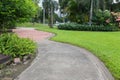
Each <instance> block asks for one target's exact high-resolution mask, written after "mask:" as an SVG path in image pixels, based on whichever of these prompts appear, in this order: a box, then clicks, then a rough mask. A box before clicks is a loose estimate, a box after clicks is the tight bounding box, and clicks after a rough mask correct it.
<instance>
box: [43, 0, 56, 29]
mask: <svg viewBox="0 0 120 80" xmlns="http://www.w3.org/2000/svg"><path fill="white" fill-rule="evenodd" d="M42 4H43V9H44V10H43V12H44V13H43V14H44V16H43V17H44V20H45V13H47V14H48V21H49V26H50V28H52V27H53V14H54V11H55V10H57V9H58V3H57V2H56V1H55V0H44V1H43V2H42Z"/></svg>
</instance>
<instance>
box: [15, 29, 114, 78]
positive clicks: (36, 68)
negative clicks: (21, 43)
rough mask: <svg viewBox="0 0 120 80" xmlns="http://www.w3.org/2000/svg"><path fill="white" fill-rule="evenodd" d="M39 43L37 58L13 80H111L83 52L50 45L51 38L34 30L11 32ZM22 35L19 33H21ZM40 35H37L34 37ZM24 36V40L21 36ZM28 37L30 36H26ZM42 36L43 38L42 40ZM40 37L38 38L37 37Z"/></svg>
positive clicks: (51, 42)
mask: <svg viewBox="0 0 120 80" xmlns="http://www.w3.org/2000/svg"><path fill="white" fill-rule="evenodd" d="M14 31H15V32H16V33H17V34H18V35H19V36H21V37H26V36H27V37H28V36H29V37H30V38H32V39H33V37H35V36H36V37H37V38H34V39H33V40H35V41H37V42H38V45H39V46H38V54H37V57H36V58H35V60H34V61H33V62H32V64H31V66H29V67H28V68H27V69H26V70H25V71H23V72H22V74H20V75H19V76H18V78H17V79H15V80H114V79H113V77H112V76H111V74H110V73H109V71H108V70H107V68H106V67H105V66H104V64H103V63H102V62H101V61H100V60H99V59H98V58H96V57H95V56H94V55H92V53H90V52H88V51H86V50H85V49H82V48H79V47H75V46H72V45H69V44H65V43H59V42H54V41H49V40H48V39H46V38H48V37H50V36H51V35H52V34H51V33H47V32H42V31H36V30H33V29H32V31H31V30H27V33H26V30H25V32H24V30H14ZM21 31H22V32H21ZM39 32H40V33H41V34H39V35H38V34H37V33H39ZM23 33H24V34H26V36H25V35H24V34H23ZM28 33H29V34H30V35H29V34H28ZM44 34H45V37H42V39H41V38H39V37H41V36H43V35H44ZM38 36H39V37H38Z"/></svg>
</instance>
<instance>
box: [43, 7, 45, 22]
mask: <svg viewBox="0 0 120 80" xmlns="http://www.w3.org/2000/svg"><path fill="white" fill-rule="evenodd" d="M43 24H45V9H43Z"/></svg>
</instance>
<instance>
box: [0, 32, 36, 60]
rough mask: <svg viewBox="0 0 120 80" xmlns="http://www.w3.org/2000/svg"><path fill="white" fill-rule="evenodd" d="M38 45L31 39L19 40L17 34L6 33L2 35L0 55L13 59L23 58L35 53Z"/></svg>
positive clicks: (0, 37)
mask: <svg viewBox="0 0 120 80" xmlns="http://www.w3.org/2000/svg"><path fill="white" fill-rule="evenodd" d="M35 50H36V43H35V42H33V41H32V40H30V39H26V38H19V37H18V36H17V35H16V34H12V33H4V34H1V35H0V53H2V54H4V55H8V56H11V57H12V58H16V57H19V58H23V57H24V56H26V55H30V54H33V53H35Z"/></svg>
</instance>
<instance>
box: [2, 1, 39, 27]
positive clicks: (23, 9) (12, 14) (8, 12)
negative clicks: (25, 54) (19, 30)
mask: <svg viewBox="0 0 120 80" xmlns="http://www.w3.org/2000/svg"><path fill="white" fill-rule="evenodd" d="M36 12H37V6H36V5H35V3H34V2H33V1H31V0H1V1H0V28H1V29H3V28H9V27H13V26H15V24H16V22H21V21H22V22H23V21H26V20H28V19H30V17H34V15H35V14H36Z"/></svg>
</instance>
